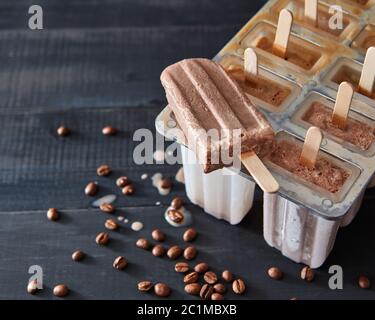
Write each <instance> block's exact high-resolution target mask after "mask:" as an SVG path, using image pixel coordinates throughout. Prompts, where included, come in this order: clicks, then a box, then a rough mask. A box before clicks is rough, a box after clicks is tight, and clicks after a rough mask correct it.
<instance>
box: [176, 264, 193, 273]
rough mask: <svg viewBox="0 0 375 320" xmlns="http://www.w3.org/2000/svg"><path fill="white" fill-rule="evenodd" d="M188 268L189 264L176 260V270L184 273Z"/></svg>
mask: <svg viewBox="0 0 375 320" xmlns="http://www.w3.org/2000/svg"><path fill="white" fill-rule="evenodd" d="M189 269H190V267H189V265H188V264H187V263H186V262H177V263H176V265H175V266H174V270H175V271H176V272H180V273H185V272H188V271H189Z"/></svg>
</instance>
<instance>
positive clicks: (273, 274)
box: [267, 267, 283, 280]
mask: <svg viewBox="0 0 375 320" xmlns="http://www.w3.org/2000/svg"><path fill="white" fill-rule="evenodd" d="M267 273H268V275H269V277H270V278H272V279H274V280H281V279H282V278H283V272H282V271H281V270H280V269H279V268H278V267H271V268H269V269H268V271H267Z"/></svg>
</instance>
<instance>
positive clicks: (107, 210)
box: [99, 203, 115, 213]
mask: <svg viewBox="0 0 375 320" xmlns="http://www.w3.org/2000/svg"><path fill="white" fill-rule="evenodd" d="M99 208H100V210H102V211H103V212H105V213H113V212H115V207H114V206H113V205H112V204H110V203H102V204H101V205H100V207H99Z"/></svg>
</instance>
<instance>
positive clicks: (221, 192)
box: [181, 146, 255, 224]
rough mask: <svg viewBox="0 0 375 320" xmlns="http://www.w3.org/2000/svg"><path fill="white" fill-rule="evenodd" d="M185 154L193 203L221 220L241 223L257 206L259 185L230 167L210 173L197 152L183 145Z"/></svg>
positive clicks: (182, 149) (183, 153)
mask: <svg viewBox="0 0 375 320" xmlns="http://www.w3.org/2000/svg"><path fill="white" fill-rule="evenodd" d="M181 154H182V160H183V166H184V176H185V188H186V193H187V196H188V198H189V199H190V201H191V202H193V203H194V204H196V205H198V206H200V207H202V208H203V209H204V211H206V212H207V213H209V214H210V215H212V216H214V217H215V218H217V219H223V220H226V221H228V222H229V223H230V224H238V223H239V222H241V220H242V219H243V218H244V217H245V216H246V214H247V213H248V212H249V210H250V209H251V207H252V205H253V199H254V189H255V183H254V182H252V181H250V180H248V179H245V178H243V177H241V176H240V175H238V174H235V173H233V172H232V171H230V170H229V169H226V168H224V169H220V170H215V171H213V172H210V173H207V174H206V173H204V172H203V169H202V166H201V165H200V164H199V163H198V162H197V160H196V156H195V154H194V152H193V151H191V150H189V149H188V148H186V147H184V146H181Z"/></svg>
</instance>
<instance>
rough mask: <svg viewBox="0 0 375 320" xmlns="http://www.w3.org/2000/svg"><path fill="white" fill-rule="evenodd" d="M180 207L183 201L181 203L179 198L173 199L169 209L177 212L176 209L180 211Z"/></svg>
mask: <svg viewBox="0 0 375 320" xmlns="http://www.w3.org/2000/svg"><path fill="white" fill-rule="evenodd" d="M182 205H183V201H182V199H181V198H180V197H175V198H173V200H172V202H171V207H172V208H173V209H176V210H178V209H180V208H181V207H182Z"/></svg>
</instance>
